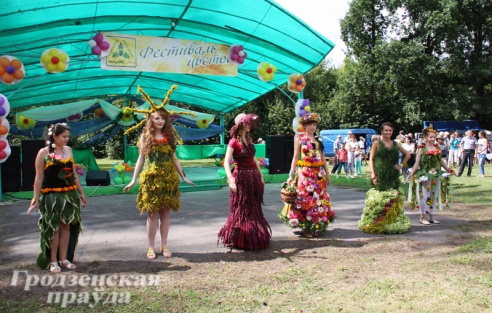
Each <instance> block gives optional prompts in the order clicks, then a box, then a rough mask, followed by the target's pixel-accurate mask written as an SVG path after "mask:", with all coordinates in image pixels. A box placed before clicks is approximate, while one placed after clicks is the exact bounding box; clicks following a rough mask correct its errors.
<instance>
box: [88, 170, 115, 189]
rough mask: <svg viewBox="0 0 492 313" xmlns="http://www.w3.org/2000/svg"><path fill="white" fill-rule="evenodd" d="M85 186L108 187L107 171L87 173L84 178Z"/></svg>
mask: <svg viewBox="0 0 492 313" xmlns="http://www.w3.org/2000/svg"><path fill="white" fill-rule="evenodd" d="M85 183H86V185H87V186H109V183H110V180H109V172H108V171H88V172H87V174H86V176H85Z"/></svg>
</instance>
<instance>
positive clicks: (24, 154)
mask: <svg viewBox="0 0 492 313" xmlns="http://www.w3.org/2000/svg"><path fill="white" fill-rule="evenodd" d="M45 146H46V144H45V141H44V140H22V142H21V159H22V190H23V191H32V190H33V185H34V177H36V168H35V165H34V163H35V161H36V156H37V155H38V152H39V150H40V149H42V148H44V147H45Z"/></svg>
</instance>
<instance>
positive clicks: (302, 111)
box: [292, 99, 311, 133]
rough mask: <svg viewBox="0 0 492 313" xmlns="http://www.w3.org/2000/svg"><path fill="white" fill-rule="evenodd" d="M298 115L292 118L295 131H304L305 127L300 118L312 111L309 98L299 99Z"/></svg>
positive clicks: (296, 109) (297, 105)
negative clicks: (300, 122)
mask: <svg viewBox="0 0 492 313" xmlns="http://www.w3.org/2000/svg"><path fill="white" fill-rule="evenodd" d="M295 111H296V117H294V120H292V129H293V130H294V132H296V133H298V132H303V131H304V128H303V127H302V125H300V124H299V118H300V117H303V116H304V115H306V114H308V113H310V112H311V106H310V105H309V99H299V100H297V102H296V107H295Z"/></svg>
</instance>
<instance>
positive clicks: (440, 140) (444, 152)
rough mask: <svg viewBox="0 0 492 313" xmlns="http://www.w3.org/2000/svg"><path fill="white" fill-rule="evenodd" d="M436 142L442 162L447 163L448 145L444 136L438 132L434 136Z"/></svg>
mask: <svg viewBox="0 0 492 313" xmlns="http://www.w3.org/2000/svg"><path fill="white" fill-rule="evenodd" d="M436 140H437V144H438V145H439V148H440V149H441V158H442V161H443V163H444V164H446V165H448V157H449V147H448V145H447V144H446V142H445V141H444V136H443V135H441V134H439V135H437V137H436Z"/></svg>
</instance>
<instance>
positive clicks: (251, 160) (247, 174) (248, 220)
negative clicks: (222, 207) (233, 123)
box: [219, 138, 272, 250]
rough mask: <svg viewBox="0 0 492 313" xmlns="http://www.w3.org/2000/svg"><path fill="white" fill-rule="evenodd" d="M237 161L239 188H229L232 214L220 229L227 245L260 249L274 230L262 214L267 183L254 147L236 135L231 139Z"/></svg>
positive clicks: (235, 170) (236, 174)
mask: <svg viewBox="0 0 492 313" xmlns="http://www.w3.org/2000/svg"><path fill="white" fill-rule="evenodd" d="M229 147H231V148H233V149H234V152H233V154H232V155H233V158H234V161H235V163H236V165H235V167H234V171H233V173H232V176H233V177H234V178H235V179H236V187H237V191H236V192H232V191H230V202H229V210H230V212H229V217H228V218H227V222H226V223H225V225H224V227H222V229H221V230H220V232H219V241H221V242H223V243H224V246H228V247H234V248H241V249H249V250H259V249H264V248H267V247H268V246H269V245H270V238H271V233H272V230H271V229H270V225H269V224H268V222H267V221H266V219H265V217H264V216H263V211H262V209H261V205H262V203H263V191H264V185H263V183H262V182H261V173H260V172H259V171H258V167H257V165H256V161H255V152H256V149H255V146H254V145H253V144H252V143H250V144H248V145H245V146H243V145H241V144H240V143H239V142H238V141H237V140H236V139H235V138H232V139H231V140H230V141H229Z"/></svg>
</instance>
